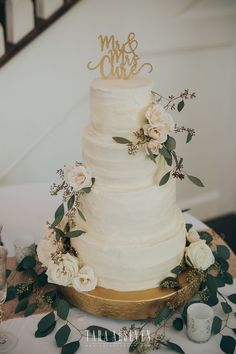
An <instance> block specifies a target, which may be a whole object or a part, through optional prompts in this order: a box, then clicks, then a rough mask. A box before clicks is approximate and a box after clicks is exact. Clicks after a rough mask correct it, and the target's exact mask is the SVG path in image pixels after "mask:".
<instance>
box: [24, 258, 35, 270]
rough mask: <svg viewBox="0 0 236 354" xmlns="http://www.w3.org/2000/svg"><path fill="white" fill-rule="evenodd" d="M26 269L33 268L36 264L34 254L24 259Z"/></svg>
mask: <svg viewBox="0 0 236 354" xmlns="http://www.w3.org/2000/svg"><path fill="white" fill-rule="evenodd" d="M22 266H23V268H24V270H28V269H33V268H34V267H35V266H36V260H35V259H34V257H32V256H26V257H25V258H24V259H23V261H22Z"/></svg>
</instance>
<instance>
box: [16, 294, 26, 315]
mask: <svg viewBox="0 0 236 354" xmlns="http://www.w3.org/2000/svg"><path fill="white" fill-rule="evenodd" d="M28 302H29V299H28V297H24V298H23V299H22V300H20V301H19V303H18V304H17V306H16V308H15V313H18V312H21V311H24V310H25V309H26V307H27V306H28Z"/></svg>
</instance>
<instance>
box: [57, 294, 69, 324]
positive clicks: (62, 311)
mask: <svg viewBox="0 0 236 354" xmlns="http://www.w3.org/2000/svg"><path fill="white" fill-rule="evenodd" d="M69 311H70V305H69V303H68V302H67V301H65V300H63V299H60V300H58V302H57V315H58V316H59V317H60V318H61V319H63V320H66V319H67V317H68V314H69Z"/></svg>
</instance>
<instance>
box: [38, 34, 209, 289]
mask: <svg viewBox="0 0 236 354" xmlns="http://www.w3.org/2000/svg"><path fill="white" fill-rule="evenodd" d="M99 40H100V46H101V51H102V53H103V54H104V55H103V56H102V58H101V59H100V61H99V62H98V64H96V65H94V64H93V63H92V62H89V63H88V68H89V69H90V70H94V69H99V71H100V74H101V77H100V78H98V79H95V80H93V81H92V83H91V85H90V108H91V121H90V123H89V124H88V126H87V127H86V128H85V129H84V131H83V139H82V155H83V162H75V163H73V164H67V165H65V166H64V168H62V169H59V170H58V171H57V174H58V175H59V177H60V183H59V184H56V183H54V184H53V185H52V186H51V190H50V193H51V195H57V194H58V193H59V192H62V193H63V194H62V203H61V205H60V206H59V207H58V208H57V210H56V212H55V217H54V221H52V222H48V228H47V231H46V233H45V235H44V237H43V239H42V240H41V241H40V242H39V244H38V247H37V253H38V258H39V260H40V262H41V263H42V265H43V266H44V267H46V274H47V277H48V282H49V283H55V284H58V285H60V286H64V287H73V288H74V289H75V290H76V291H79V292H87V291H92V290H94V289H95V288H96V287H102V288H105V289H112V290H115V291H121V292H129V291H139V290H145V289H150V288H155V287H158V286H159V285H160V283H161V285H162V280H163V279H165V278H166V277H168V276H171V278H170V279H171V284H170V285H168V284H169V283H168V284H167V285H168V286H170V287H174V288H175V286H179V284H176V282H177V281H176V279H175V278H173V272H172V270H173V271H174V268H176V267H177V268H179V267H178V266H179V265H180V263H181V261H182V260H183V259H185V258H186V262H187V264H189V265H190V266H192V264H193V263H194V261H193V260H191V259H192V257H191V256H189V255H188V254H187V253H188V252H186V248H185V246H186V242H192V241H189V240H186V235H188V234H189V230H188V234H186V229H185V222H184V219H183V216H182V212H181V211H180V210H179V208H178V207H177V205H176V179H180V180H182V179H184V178H185V177H187V178H188V179H189V180H190V181H191V182H193V183H194V184H196V185H198V186H200V187H203V184H202V182H201V181H200V180H199V179H198V178H197V177H194V176H192V175H189V174H187V173H186V170H185V169H184V168H183V158H182V157H180V156H179V155H178V154H177V153H176V140H175V138H174V137H173V134H177V133H183V132H184V133H187V137H186V143H188V142H189V141H190V140H191V139H192V137H193V136H194V135H195V131H194V129H191V128H185V127H184V126H181V127H178V126H177V124H176V123H175V122H174V120H173V118H172V116H171V115H170V113H169V111H171V110H175V109H176V110H178V111H179V112H180V111H181V110H182V109H183V107H184V105H185V100H186V99H191V98H194V97H195V93H190V92H189V90H184V91H183V92H181V93H180V94H179V95H177V96H174V95H170V96H168V97H164V96H162V95H160V94H159V93H157V92H155V91H153V87H154V83H153V81H152V80H150V79H148V78H141V77H139V75H138V74H139V72H140V71H141V69H143V68H144V67H146V68H149V72H151V70H152V65H151V64H150V63H144V64H142V65H141V66H138V60H139V57H138V55H137V54H136V53H135V49H136V48H137V40H136V39H135V34H134V33H130V34H129V35H128V37H127V40H126V42H124V44H122V45H121V44H120V43H119V41H117V40H116V39H115V37H114V36H113V35H112V36H110V37H108V36H99ZM190 236H191V235H190ZM190 236H187V238H188V237H190ZM191 237H192V236H191ZM191 237H190V238H191ZM193 238H194V240H195V241H196V239H197V240H198V238H199V236H198V235H197V236H196V235H193ZM204 242H205V241H203V242H201V245H200V246H201V247H203V246H202V244H203V243H204ZM200 246H199V247H200ZM204 247H205V248H206V245H205V246H204ZM208 251H209V250H208ZM184 253H185V254H184ZM186 254H187V255H186ZM181 267H182V266H181ZM181 269H182V268H181ZM73 291H74V290H73Z"/></svg>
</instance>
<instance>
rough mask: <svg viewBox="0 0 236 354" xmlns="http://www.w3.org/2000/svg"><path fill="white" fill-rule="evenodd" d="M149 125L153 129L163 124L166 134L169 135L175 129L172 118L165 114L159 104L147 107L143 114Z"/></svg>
mask: <svg viewBox="0 0 236 354" xmlns="http://www.w3.org/2000/svg"><path fill="white" fill-rule="evenodd" d="M145 117H146V118H147V120H148V122H149V124H150V125H152V126H153V127H155V126H157V125H159V124H164V125H165V126H166V130H167V132H168V133H171V132H173V131H174V129H175V122H174V120H173V118H172V116H171V115H170V114H169V113H167V112H166V110H165V109H164V108H163V107H162V106H161V105H160V104H152V105H151V106H149V108H148V109H147V111H146V113H145Z"/></svg>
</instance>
